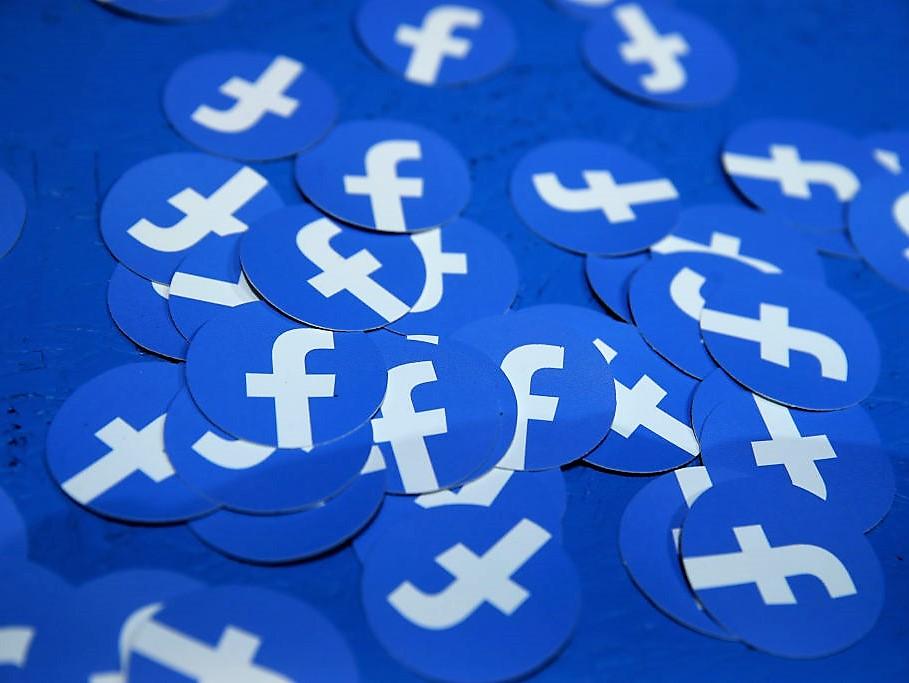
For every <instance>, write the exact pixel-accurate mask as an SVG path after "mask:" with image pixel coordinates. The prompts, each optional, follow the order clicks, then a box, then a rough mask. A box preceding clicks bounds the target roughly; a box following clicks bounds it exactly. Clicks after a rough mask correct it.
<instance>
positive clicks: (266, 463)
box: [164, 391, 372, 514]
mask: <svg viewBox="0 0 909 683" xmlns="http://www.w3.org/2000/svg"><path fill="white" fill-rule="evenodd" d="M371 436H372V434H371V430H370V429H369V428H368V427H367V426H365V425H364V426H363V427H360V428H359V429H357V430H356V431H355V432H354V433H353V434H350V435H349V436H346V437H344V438H341V439H338V440H336V441H331V442H329V443H326V444H323V445H320V446H317V447H315V448H313V449H312V450H310V451H309V452H307V451H304V450H301V449H289V448H288V449H275V448H272V447H271V446H263V445H261V444H257V443H252V442H251V441H243V440H239V439H235V438H233V437H232V436H230V435H228V434H226V433H225V432H223V431H221V430H220V429H218V428H217V427H216V426H214V425H213V424H212V423H211V422H209V421H208V420H207V419H206V418H205V416H204V415H203V414H202V413H201V412H200V411H199V408H198V407H197V406H196V404H195V403H194V402H193V400H192V398H191V397H190V395H189V392H188V391H182V392H180V393H179V394H178V395H177V398H175V399H174V401H173V403H171V405H170V408H168V411H167V425H166V426H165V430H164V441H165V444H166V445H167V454H168V455H169V456H170V461H171V463H172V464H173V466H174V469H175V470H177V475H178V476H180V477H181V478H182V479H183V480H184V481H186V483H187V484H189V486H191V487H192V488H193V489H195V490H197V491H199V492H200V493H202V494H203V495H204V496H206V497H207V498H209V499H211V500H213V501H214V502H216V503H218V504H220V505H223V506H225V507H227V508H230V509H232V510H236V511H238V512H248V513H252V514H275V513H282V512H292V511H295V510H299V509H301V508H304V507H307V506H309V505H313V504H315V503H318V502H319V501H321V500H323V499H325V498H328V497H329V496H332V495H334V494H336V493H338V492H339V491H340V490H341V489H342V488H344V487H345V486H346V485H347V484H349V483H350V482H351V481H352V480H353V479H354V477H356V476H357V473H358V472H359V471H360V469H361V468H362V467H363V465H364V464H365V463H366V458H367V457H368V456H369V451H370V449H371V448H372V438H371Z"/></svg>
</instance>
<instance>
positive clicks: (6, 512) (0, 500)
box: [0, 488, 28, 558]
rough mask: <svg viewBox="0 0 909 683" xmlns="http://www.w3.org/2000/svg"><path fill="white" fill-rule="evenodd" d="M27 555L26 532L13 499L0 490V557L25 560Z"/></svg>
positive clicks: (23, 521)
mask: <svg viewBox="0 0 909 683" xmlns="http://www.w3.org/2000/svg"><path fill="white" fill-rule="evenodd" d="M27 554H28V530H27V528H26V526H25V520H24V519H22V514H21V513H20V512H19V508H18V507H16V503H15V502H13V499H12V498H10V497H9V495H8V494H7V493H6V491H4V490H3V489H2V488H0V555H2V556H3V557H10V558H11V557H19V558H25V556H26V555H27Z"/></svg>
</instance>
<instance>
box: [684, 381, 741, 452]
mask: <svg viewBox="0 0 909 683" xmlns="http://www.w3.org/2000/svg"><path fill="white" fill-rule="evenodd" d="M742 390H743V389H742V387H741V385H739V384H737V383H736V382H735V380H733V379H732V378H731V377H729V375H727V374H726V371H725V370H723V368H716V369H715V370H713V371H712V372H711V373H709V374H708V375H707V376H706V377H705V378H704V379H702V380H701V381H700V383H699V384H698V385H697V388H695V390H694V395H693V396H692V397H691V427H692V429H694V433H695V435H696V436H697V437H698V441H700V438H701V431H702V430H703V429H704V423H706V422H707V418H708V417H710V413H712V412H713V411H714V409H715V408H716V407H717V406H718V405H720V404H721V403H722V402H723V401H725V400H726V399H727V398H728V397H729V395H730V392H731V393H732V395H734V394H735V393H736V392H739V391H742Z"/></svg>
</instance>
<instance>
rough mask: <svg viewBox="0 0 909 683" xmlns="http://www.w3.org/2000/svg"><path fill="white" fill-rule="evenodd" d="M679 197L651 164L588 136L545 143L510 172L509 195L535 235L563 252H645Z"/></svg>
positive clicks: (672, 217) (672, 215)
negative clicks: (587, 137) (564, 250)
mask: <svg viewBox="0 0 909 683" xmlns="http://www.w3.org/2000/svg"><path fill="white" fill-rule="evenodd" d="M678 197H679V194H678V191H677V190H676V188H675V185H673V183H672V181H671V180H669V179H668V178H664V177H662V176H661V174H660V172H659V171H657V170H656V169H655V168H653V167H652V166H650V164H648V163H646V162H644V161H641V160H640V159H637V158H636V157H634V156H632V155H631V154H629V153H628V152H626V151H625V150H623V149H622V148H620V147H616V146H614V145H606V144H603V143H601V142H596V141H594V140H560V141H558V142H549V143H546V144H544V145H542V146H540V147H537V148H536V149H534V150H532V151H531V152H529V153H528V154H527V155H526V156H525V157H524V158H523V159H521V161H519V162H518V165H517V167H516V168H515V170H514V172H513V173H512V175H511V200H512V202H513V203H514V207H515V210H516V211H517V212H518V215H519V216H520V217H521V219H522V220H523V221H524V222H525V223H526V224H527V225H528V226H530V228H531V229H532V230H533V231H534V232H536V233H538V234H539V235H540V236H541V237H543V238H544V239H546V240H547V241H549V242H552V243H553V244H555V245H557V246H559V247H562V248H563V249H568V250H569V251H575V252H581V253H586V254H601V255H606V256H622V255H625V254H631V253H634V252H638V251H643V250H644V249H646V248H647V247H649V246H650V245H652V244H653V243H654V242H657V241H659V240H660V239H661V238H662V237H665V236H666V233H668V232H669V230H670V229H671V228H672V226H673V225H674V224H675V221H676V218H677V216H678V212H679V200H678Z"/></svg>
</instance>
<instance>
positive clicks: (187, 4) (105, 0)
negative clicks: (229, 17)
mask: <svg viewBox="0 0 909 683" xmlns="http://www.w3.org/2000/svg"><path fill="white" fill-rule="evenodd" d="M96 1H97V2H98V4H100V5H103V6H104V7H110V8H112V9H115V10H118V11H121V12H125V13H127V14H133V15H135V16H137V17H144V18H147V19H159V20H162V21H182V20H188V19H200V18H202V17H207V16H211V15H213V14H217V13H218V12H220V11H221V10H223V9H224V8H225V7H227V5H228V3H229V2H230V0H177V1H176V2H175V1H174V0H164V1H163V2H162V0H96Z"/></svg>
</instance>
